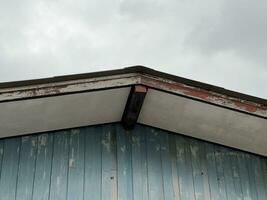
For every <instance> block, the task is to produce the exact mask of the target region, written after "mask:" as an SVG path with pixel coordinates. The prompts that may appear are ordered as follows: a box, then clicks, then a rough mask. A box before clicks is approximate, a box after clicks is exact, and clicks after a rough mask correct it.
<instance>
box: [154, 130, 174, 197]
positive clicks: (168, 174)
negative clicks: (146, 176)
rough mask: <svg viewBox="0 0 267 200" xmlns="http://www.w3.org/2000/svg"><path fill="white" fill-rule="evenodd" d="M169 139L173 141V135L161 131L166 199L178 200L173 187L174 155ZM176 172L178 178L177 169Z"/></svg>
mask: <svg viewBox="0 0 267 200" xmlns="http://www.w3.org/2000/svg"><path fill="white" fill-rule="evenodd" d="M158 131H159V130H158ZM169 138H171V139H172V135H171V134H165V133H164V132H162V131H159V140H160V146H161V166H162V178H163V191H164V199H165V200H167V199H168V200H177V199H178V198H175V194H174V187H173V177H172V176H173V174H172V161H171V159H172V158H171V156H172V155H171V152H170V146H169ZM174 155H175V154H174ZM175 171H176V176H177V170H176V169H175ZM177 181H178V180H177ZM177 185H178V184H177Z"/></svg>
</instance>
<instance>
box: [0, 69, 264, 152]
mask: <svg viewBox="0 0 267 200" xmlns="http://www.w3.org/2000/svg"><path fill="white" fill-rule="evenodd" d="M134 85H142V86H143V87H145V88H147V94H146V97H145V98H144V99H143V100H144V101H143V102H142V107H141V110H140V113H138V115H137V119H136V121H137V122H138V123H141V124H145V125H149V126H153V127H157V128H161V129H164V130H168V131H172V132H176V133H182V134H184V135H189V136H192V137H195V138H199V139H203V140H207V141H211V142H214V143H219V144H223V145H226V146H230V147H234V148H237V149H241V150H245V151H249V152H253V153H257V154H261V155H265V156H267V148H265V146H266V144H267V137H266V134H267V123H266V122H267V108H266V105H265V104H261V103H259V102H260V101H257V102H255V101H249V100H247V98H237V97H236V96H235V95H233V96H228V95H226V94H222V93H218V92H215V91H211V90H208V89H205V88H203V87H194V86H192V85H187V84H185V83H181V82H176V81H174V80H171V79H166V78H162V77H159V76H154V75H153V74H144V73H138V72H134V71H133V72H132V73H123V74H113V75H110V76H99V77H89V78H85V77H82V78H80V79H75V80H74V79H71V80H62V81H58V82H49V83H41V82H40V83H39V84H37V83H35V84H32V85H25V86H19V87H17V86H16V87H7V88H2V89H0V137H10V136H16V135H24V134H32V133H38V132H46V131H52V130H59V129H67V128H73V127H80V126H88V125H95V124H103V123H111V122H119V121H121V119H122V116H123V113H124V112H125V107H126V104H127V100H129V99H128V97H129V94H130V91H131V88H132V87H133V86H134Z"/></svg>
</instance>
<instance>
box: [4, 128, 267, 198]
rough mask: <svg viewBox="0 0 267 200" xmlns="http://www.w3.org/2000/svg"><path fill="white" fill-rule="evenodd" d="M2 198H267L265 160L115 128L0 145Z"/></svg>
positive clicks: (179, 138)
mask: <svg viewBox="0 0 267 200" xmlns="http://www.w3.org/2000/svg"><path fill="white" fill-rule="evenodd" d="M0 166H1V168H0V174H1V178H0V199H1V200H15V199H17V200H26V199H27V200H32V199H33V200H48V199H49V200H67V199H68V200H89V199H90V200H115V199H120V200H163V199H164V200H174V199H181V200H184V199H189V200H191V199H192V200H211V199H212V200H213V199H214V200H223V199H228V200H236V199H244V200H249V199H253V200H266V199H267V159H266V158H263V157H259V156H255V155H252V154H248V153H244V152H240V151H237V150H233V149H229V148H225V147H222V146H219V145H214V144H210V143H206V142H203V141H199V140H195V139H191V138H188V137H184V136H181V135H174V134H169V133H167V132H163V131H161V130H157V129H153V128H149V127H144V126H141V125H139V126H137V127H136V129H135V130H134V131H133V132H125V131H124V130H123V129H122V128H121V126H120V125H119V124H113V125H102V126H95V127H88V128H80V129H72V130H68V131H58V132H53V133H50V134H40V135H32V136H24V137H16V138H9V139H2V140H0Z"/></svg>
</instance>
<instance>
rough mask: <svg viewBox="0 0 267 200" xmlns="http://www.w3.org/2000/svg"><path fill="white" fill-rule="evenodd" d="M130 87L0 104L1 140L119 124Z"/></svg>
mask: <svg viewBox="0 0 267 200" xmlns="http://www.w3.org/2000/svg"><path fill="white" fill-rule="evenodd" d="M129 92H130V87H124V88H117V89H109V90H99V91H94V92H86V93H77V94H68V95H62V96H51V97H43V98H37V99H36V98H35V99H28V100H21V101H10V102H3V103H1V104H0V111H1V112H0V137H9V136H14V135H23V134H29V133H37V132H44V131H51V130H58V129H65V128H73V127H79V126H87V125H94V124H102V123H111V122H117V121H120V120H121V117H122V114H123V111H124V108H125V104H126V102H127V98H128V95H129Z"/></svg>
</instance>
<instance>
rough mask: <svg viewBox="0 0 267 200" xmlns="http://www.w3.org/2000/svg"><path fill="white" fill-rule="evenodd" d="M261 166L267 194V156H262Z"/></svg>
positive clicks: (266, 193)
mask: <svg viewBox="0 0 267 200" xmlns="http://www.w3.org/2000/svg"><path fill="white" fill-rule="evenodd" d="M261 166H262V171H263V180H264V187H265V195H266V196H267V158H266V157H261Z"/></svg>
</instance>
